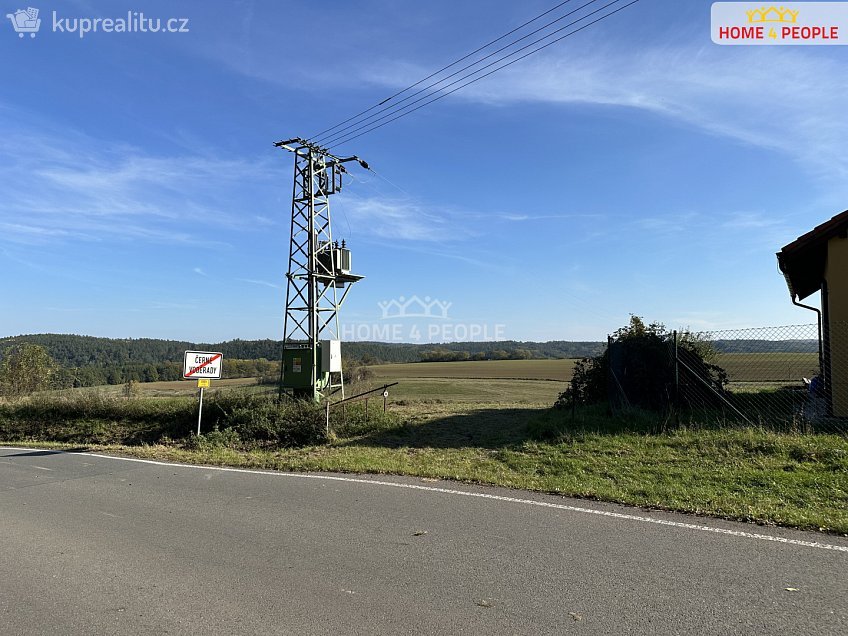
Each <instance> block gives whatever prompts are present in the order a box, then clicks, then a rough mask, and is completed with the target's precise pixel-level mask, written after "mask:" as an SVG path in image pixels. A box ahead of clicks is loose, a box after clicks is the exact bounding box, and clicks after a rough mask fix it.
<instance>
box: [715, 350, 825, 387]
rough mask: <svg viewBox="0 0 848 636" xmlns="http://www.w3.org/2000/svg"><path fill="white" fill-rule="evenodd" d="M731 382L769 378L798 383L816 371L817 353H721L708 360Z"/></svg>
mask: <svg viewBox="0 0 848 636" xmlns="http://www.w3.org/2000/svg"><path fill="white" fill-rule="evenodd" d="M712 362H713V363H714V364H717V365H718V366H720V367H721V368H722V369H724V370H725V371H726V372H727V376H728V378H730V380H731V382H773V383H785V384H798V385H799V386H800V385H801V378H812V377H813V376H814V375H815V374H816V373H817V372H818V371H817V369H818V363H819V357H818V354H817V353H721V354H718V355H716V356H715V358H714V359H713V360H712Z"/></svg>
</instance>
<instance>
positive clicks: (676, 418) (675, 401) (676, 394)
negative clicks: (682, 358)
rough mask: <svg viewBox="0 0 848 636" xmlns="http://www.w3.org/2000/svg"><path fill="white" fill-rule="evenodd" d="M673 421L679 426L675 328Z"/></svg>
mask: <svg viewBox="0 0 848 636" xmlns="http://www.w3.org/2000/svg"><path fill="white" fill-rule="evenodd" d="M674 423H675V425H676V426H677V427H680V364H679V358H678V356H677V330H676V329H675V330H674Z"/></svg>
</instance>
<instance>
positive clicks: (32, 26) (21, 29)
mask: <svg viewBox="0 0 848 636" xmlns="http://www.w3.org/2000/svg"><path fill="white" fill-rule="evenodd" d="M6 17H7V18H9V19H10V20H11V21H12V26H13V27H15V33H17V34H18V37H19V38H22V37H24V33H29V37H31V38H34V37H35V34H36V33H38V29H40V28H41V18H39V17H38V9H33V8H32V7H27V8H26V10H24V9H18V10H17V11H15V12H14V13H7V14H6Z"/></svg>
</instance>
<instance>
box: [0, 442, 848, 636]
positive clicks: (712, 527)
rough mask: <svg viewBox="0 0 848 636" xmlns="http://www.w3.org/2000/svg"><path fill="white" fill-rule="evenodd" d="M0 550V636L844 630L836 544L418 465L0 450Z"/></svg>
mask: <svg viewBox="0 0 848 636" xmlns="http://www.w3.org/2000/svg"><path fill="white" fill-rule="evenodd" d="M410 486H412V487H410ZM421 488H424V489H421ZM447 491H453V492H447ZM462 493H466V494H462ZM552 506H554V507H552ZM599 513H601V514H599ZM699 526H700V527H699ZM756 535H763V536H759V537H758V536H756ZM768 537H771V538H774V539H778V541H775V540H768ZM0 550H1V551H2V553H0V633H2V634H3V635H4V636H5V635H14V634H63V635H64V634H369V635H370V634H566V633H574V634H687V635H691V634H808V633H815V634H848V540H846V539H844V538H840V537H831V536H826V535H817V534H813V533H803V532H796V531H791V530H785V529H779V528H767V529H763V528H760V527H757V526H750V525H745V524H735V523H731V522H723V521H715V520H704V519H701V518H694V517H687V516H684V515H674V514H664V513H656V512H646V511H642V510H638V509H630V508H624V507H620V506H613V505H603V504H595V503H587V502H584V501H577V500H569V499H564V498H559V497H552V496H545V495H535V494H531V493H524V492H517V491H510V490H504V489H495V488H474V487H471V486H464V485H457V484H452V483H448V482H431V481H423V480H420V479H401V478H387V477H373V478H372V477H357V476H344V477H342V479H341V480H339V479H338V478H333V476H326V477H325V476H315V478H307V477H304V476H295V475H286V474H270V475H269V474H261V473H250V472H230V471H222V470H215V469H207V468H198V467H188V466H176V465H155V464H150V463H140V462H131V461H124V460H119V459H113V458H106V457H98V456H92V455H88V454H73V453H56V452H50V451H32V450H20V449H8V448H0Z"/></svg>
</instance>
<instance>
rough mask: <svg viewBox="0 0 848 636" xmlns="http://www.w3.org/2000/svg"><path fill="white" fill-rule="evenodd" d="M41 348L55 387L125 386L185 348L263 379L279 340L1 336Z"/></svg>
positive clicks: (172, 369)
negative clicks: (52, 366) (218, 356)
mask: <svg viewBox="0 0 848 636" xmlns="http://www.w3.org/2000/svg"><path fill="white" fill-rule="evenodd" d="M24 342H28V343H32V344H37V345H40V346H42V347H44V348H45V349H46V350H47V352H48V353H49V354H50V356H51V357H52V358H53V360H55V361H56V363H57V364H58V365H59V367H60V370H59V373H58V374H57V377H56V382H55V384H56V385H57V387H59V388H64V387H80V386H98V385H103V384H123V383H125V382H128V381H130V380H134V381H137V382H156V381H159V380H179V379H180V378H181V377H182V364H183V353H184V352H185V351H187V350H197V351H220V352H221V353H223V354H224V369H223V372H224V377H229V378H238V377H262V376H269V375H275V374H278V373H279V369H280V367H279V359H280V353H281V343H280V342H279V341H277V340H230V341H227V342H218V343H194V342H181V341H176V340H158V339H152V338H139V339H117V338H96V337H93V336H77V335H67V334H35V335H25V336H14V337H10V338H0V357H2V353H3V352H4V351H5V350H6V349H8V348H9V347H11V346H13V345H15V344H18V343H24ZM342 350H343V354H344V357H345V360H346V364H349V365H371V364H381V363H387V362H422V361H426V362H432V361H454V360H457V361H459V360H523V359H539V358H581V357H586V356H593V355H597V354H598V353H600V352H601V351H602V350H603V345H602V343H600V342H566V341H552V342H516V341H512V340H508V341H503V342H462V343H446V344H440V345H433V344H395V343H383V342H345V343H344V344H343V345H342Z"/></svg>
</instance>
